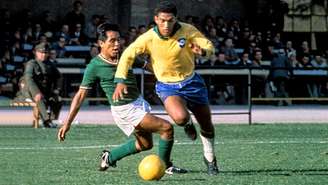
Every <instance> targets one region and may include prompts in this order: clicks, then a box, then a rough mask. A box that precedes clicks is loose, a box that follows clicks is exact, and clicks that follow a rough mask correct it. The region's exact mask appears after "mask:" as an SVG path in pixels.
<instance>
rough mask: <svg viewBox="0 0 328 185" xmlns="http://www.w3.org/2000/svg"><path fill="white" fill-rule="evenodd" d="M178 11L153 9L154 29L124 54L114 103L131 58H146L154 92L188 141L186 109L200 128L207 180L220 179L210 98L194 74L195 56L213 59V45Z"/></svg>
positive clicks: (163, 6) (168, 6)
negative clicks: (181, 19) (154, 88)
mask: <svg viewBox="0 0 328 185" xmlns="http://www.w3.org/2000/svg"><path fill="white" fill-rule="evenodd" d="M176 15H177V8H176V6H175V5H174V4H173V3H170V2H167V1H162V2H161V3H159V5H158V7H157V8H156V9H155V16H154V20H155V23H156V26H155V27H154V28H153V29H150V30H148V31H147V32H146V33H144V34H142V35H141V36H139V37H138V38H137V39H136V40H135V42H133V43H132V44H131V45H130V46H129V47H127V49H126V50H125V51H124V52H123V54H122V56H121V58H120V61H119V64H118V68H117V71H116V74H115V82H116V83H117V86H116V89H115V92H114V94H113V100H114V101H119V100H120V99H124V97H126V96H127V94H128V93H132V92H129V91H128V88H127V85H126V79H127V74H128V71H129V69H130V67H131V66H132V64H133V62H134V60H135V58H136V57H137V56H138V55H141V54H148V55H149V56H150V65H151V67H152V69H153V72H154V74H155V76H156V78H157V80H158V81H157V82H156V92H157V94H158V95H159V97H160V98H161V100H162V101H163V103H164V106H165V109H166V111H167V112H168V114H169V115H170V117H171V118H172V119H173V120H174V121H175V123H176V124H177V125H179V126H184V129H185V132H186V134H187V135H188V136H189V138H190V139H192V140H195V139H196V137H197V132H196V129H195V127H194V125H193V123H192V120H191V116H190V114H189V112H188V109H189V110H190V111H191V112H192V113H193V114H194V115H195V118H196V120H197V122H198V123H199V125H200V138H201V140H202V143H203V150H204V162H205V164H206V166H207V173H208V174H209V175H216V174H218V171H219V170H218V167H217V164H216V157H215V154H214V138H215V130H214V126H213V123H212V120H211V111H210V108H209V101H208V92H207V88H206V85H205V83H204V80H203V79H202V78H201V77H200V76H199V75H198V74H197V73H195V71H194V67H195V66H194V59H195V57H196V56H202V57H209V56H211V55H212V54H213V53H214V48H213V44H212V43H211V42H210V41H209V40H208V39H207V38H205V37H204V36H203V34H201V33H200V32H199V31H198V30H197V29H196V28H195V27H194V26H192V25H190V24H186V23H182V22H178V21H177V18H176Z"/></svg>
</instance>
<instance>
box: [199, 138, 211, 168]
mask: <svg viewBox="0 0 328 185" xmlns="http://www.w3.org/2000/svg"><path fill="white" fill-rule="evenodd" d="M199 135H200V138H201V140H202V143H203V150H204V157H205V158H206V159H207V161H209V162H212V161H213V160H214V138H206V137H204V136H202V134H199Z"/></svg>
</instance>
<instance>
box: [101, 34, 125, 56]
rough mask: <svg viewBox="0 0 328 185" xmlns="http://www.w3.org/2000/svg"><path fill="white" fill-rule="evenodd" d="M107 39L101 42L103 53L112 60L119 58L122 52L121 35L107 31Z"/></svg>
mask: <svg viewBox="0 0 328 185" xmlns="http://www.w3.org/2000/svg"><path fill="white" fill-rule="evenodd" d="M106 35H107V39H106V40H105V41H100V42H99V45H100V48H101V53H102V54H103V55H105V56H107V57H110V58H116V57H118V54H119V52H120V34H119V33H118V32H116V31H107V32H106Z"/></svg>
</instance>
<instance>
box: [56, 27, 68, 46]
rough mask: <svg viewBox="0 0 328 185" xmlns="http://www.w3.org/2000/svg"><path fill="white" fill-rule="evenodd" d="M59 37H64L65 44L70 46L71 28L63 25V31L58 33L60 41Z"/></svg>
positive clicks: (57, 36)
mask: <svg viewBox="0 0 328 185" xmlns="http://www.w3.org/2000/svg"><path fill="white" fill-rule="evenodd" d="M59 37H63V38H64V39H65V44H68V43H69V41H70V40H71V37H70V34H69V26H68V25H67V24H63V25H62V27H61V30H60V31H59V32H57V33H56V38H57V39H58V38H59Z"/></svg>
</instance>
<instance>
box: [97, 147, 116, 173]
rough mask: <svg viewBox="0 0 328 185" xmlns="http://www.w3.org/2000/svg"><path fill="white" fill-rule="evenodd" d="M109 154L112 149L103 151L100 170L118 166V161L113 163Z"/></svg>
mask: <svg viewBox="0 0 328 185" xmlns="http://www.w3.org/2000/svg"><path fill="white" fill-rule="evenodd" d="M109 155H110V151H108V150H104V151H103V152H102V155H101V159H100V167H99V171H105V170H107V169H108V168H109V167H113V168H115V167H116V162H114V163H111V162H110V161H109Z"/></svg>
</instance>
